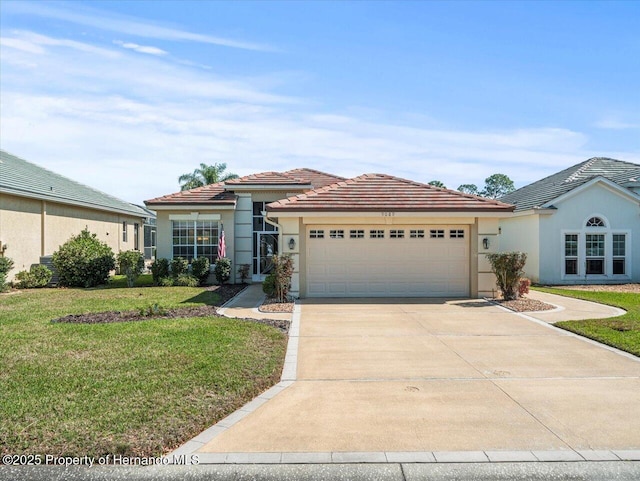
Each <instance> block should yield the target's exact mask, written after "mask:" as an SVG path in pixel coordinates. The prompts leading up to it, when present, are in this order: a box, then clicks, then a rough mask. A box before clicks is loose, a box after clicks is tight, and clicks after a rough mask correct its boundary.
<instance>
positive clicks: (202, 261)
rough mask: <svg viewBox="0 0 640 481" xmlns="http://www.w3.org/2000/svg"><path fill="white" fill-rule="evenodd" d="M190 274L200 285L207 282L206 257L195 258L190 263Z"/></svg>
mask: <svg viewBox="0 0 640 481" xmlns="http://www.w3.org/2000/svg"><path fill="white" fill-rule="evenodd" d="M191 274H193V276H194V277H195V278H196V279H198V282H199V283H200V285H202V284H204V283H205V282H207V278H208V277H209V259H207V258H206V257H196V258H195V259H193V261H191Z"/></svg>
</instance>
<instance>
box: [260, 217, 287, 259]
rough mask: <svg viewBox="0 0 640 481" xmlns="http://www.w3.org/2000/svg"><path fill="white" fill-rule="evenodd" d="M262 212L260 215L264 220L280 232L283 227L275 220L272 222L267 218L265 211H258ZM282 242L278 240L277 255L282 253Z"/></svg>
mask: <svg viewBox="0 0 640 481" xmlns="http://www.w3.org/2000/svg"><path fill="white" fill-rule="evenodd" d="M260 213H261V214H262V217H264V221H265V222H266V223H267V224H269V225H272V226H274V227H275V228H276V229H278V234H282V232H283V229H282V226H281V225H280V224H278V223H277V222H274V221H272V220H270V219H269V217H267V211H266V210H263V211H262V212H260ZM282 248H283V247H282V242H280V241H278V255H279V256H281V255H282Z"/></svg>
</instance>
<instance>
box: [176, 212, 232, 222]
mask: <svg viewBox="0 0 640 481" xmlns="http://www.w3.org/2000/svg"><path fill="white" fill-rule="evenodd" d="M169 220H218V221H219V220H220V214H201V213H200V212H192V213H191V214H169Z"/></svg>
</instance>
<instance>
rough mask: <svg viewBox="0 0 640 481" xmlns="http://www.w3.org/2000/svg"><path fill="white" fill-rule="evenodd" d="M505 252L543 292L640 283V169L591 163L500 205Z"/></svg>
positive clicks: (599, 161) (606, 161)
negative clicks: (505, 211) (507, 210)
mask: <svg viewBox="0 0 640 481" xmlns="http://www.w3.org/2000/svg"><path fill="white" fill-rule="evenodd" d="M500 200H501V201H503V202H507V203H510V204H514V205H515V206H516V208H515V212H514V215H513V216H510V217H508V218H503V219H501V221H500V228H501V238H500V248H501V250H504V251H508V250H518V251H523V252H526V253H527V255H528V259H527V264H526V266H525V271H526V274H527V276H528V277H529V278H531V280H532V281H534V282H540V283H544V284H584V283H597V284H603V283H620V282H630V281H634V282H640V165H638V164H632V163H629V162H623V161H620V160H614V159H608V158H601V157H597V158H592V159H589V160H586V161H584V162H582V163H580V164H577V165H574V166H573V167H570V168H568V169H565V170H563V171H562V172H558V173H557V174H554V175H551V176H549V177H546V178H544V179H542V180H539V181H537V182H534V183H533V184H530V185H527V186H525V187H522V188H521V189H518V190H516V191H515V192H512V193H511V194H508V195H506V196H504V197H502V198H501V199H500Z"/></svg>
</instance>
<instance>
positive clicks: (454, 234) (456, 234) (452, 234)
mask: <svg viewBox="0 0 640 481" xmlns="http://www.w3.org/2000/svg"><path fill="white" fill-rule="evenodd" d="M449 238H450V239H464V230H462V229H451V230H450V231H449Z"/></svg>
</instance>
